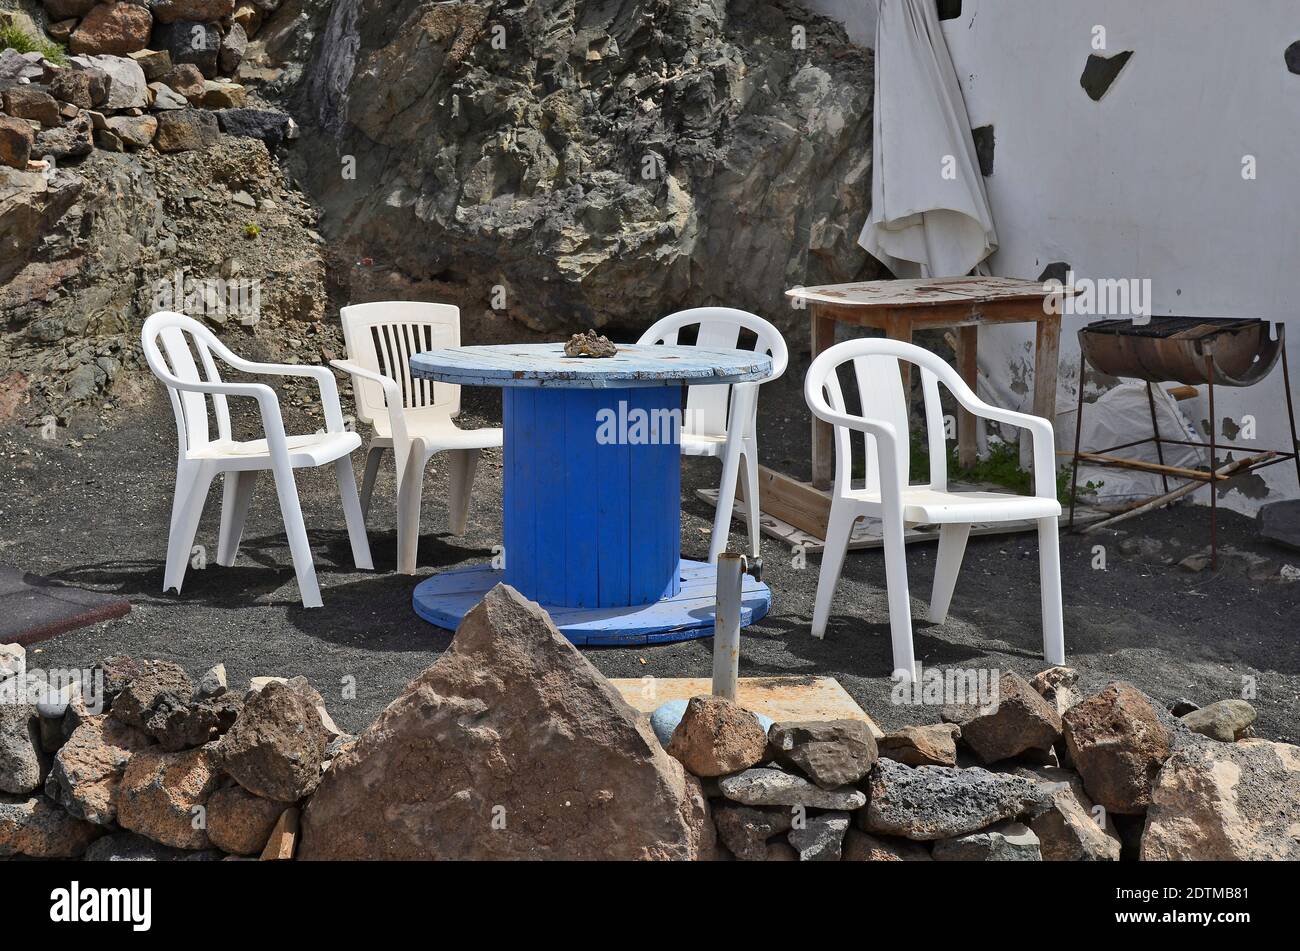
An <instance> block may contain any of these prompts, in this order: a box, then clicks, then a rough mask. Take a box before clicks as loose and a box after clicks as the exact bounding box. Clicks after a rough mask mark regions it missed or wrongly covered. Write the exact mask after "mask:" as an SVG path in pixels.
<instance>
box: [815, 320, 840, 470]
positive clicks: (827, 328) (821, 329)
mask: <svg viewBox="0 0 1300 951" xmlns="http://www.w3.org/2000/svg"><path fill="white" fill-rule="evenodd" d="M811 318H812V358H813V359H814V360H816V359H817V357H818V356H820V355H821V354H822V353H824V352H825V351H826V350H829V349H830V348H831V347H832V346H834V344H835V319H834V318H833V317H828V316H826V315H825V313H824V312H823V311H822V310H821V309H820V308H819V307H818V306H817V305H816V304H813V305H812V314H811ZM833 435H834V430H833V428H832V427H831V424H830V423H826V422H823V421H822V420H820V419H818V418H817V417H816V416H813V418H812V482H813V485H814V486H816V487H817V488H819V489H829V488H830V487H831V486H832V485H833V484H834V482H835V443H834V439H833V438H832V437H833Z"/></svg>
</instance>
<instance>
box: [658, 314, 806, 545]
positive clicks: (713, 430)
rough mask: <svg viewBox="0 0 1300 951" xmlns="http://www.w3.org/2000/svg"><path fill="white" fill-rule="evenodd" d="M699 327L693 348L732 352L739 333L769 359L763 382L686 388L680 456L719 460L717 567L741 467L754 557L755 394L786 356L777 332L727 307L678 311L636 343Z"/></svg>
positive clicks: (713, 540)
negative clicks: (748, 336)
mask: <svg viewBox="0 0 1300 951" xmlns="http://www.w3.org/2000/svg"><path fill="white" fill-rule="evenodd" d="M688 327H699V333H698V334H697V336H696V339H695V346H697V347H711V348H714V349H721V350H732V349H735V348H736V347H737V346H738V345H739V343H740V334H741V332H742V331H749V332H750V333H752V334H753V335H754V345H753V350H754V352H756V353H764V354H767V355H768V356H770V357H771V358H772V372H771V374H770V375H768V376H767V377H765V378H763V379H762V380H754V381H751V382H748V383H733V384H731V385H730V386H706V385H700V386H690V387H687V396H686V420H685V423H684V425H683V426H682V454H683V455H687V456H712V457H713V458H715V459H721V460H722V482H721V483H720V484H719V486H718V507H717V511H716V513H715V515H714V518H713V534H712V536H711V537H710V539H709V561H710V562H714V563H716V562H717V560H718V556H719V555H721V554H722V553H723V551H725V550H726V548H727V536H728V529H729V528H730V527H731V516H732V507H733V506H734V504H735V500H736V480H737V477H738V476H740V474H741V473H740V470H741V467H742V463H743V467H744V480H745V481H744V487H745V491H744V496H745V498H744V510H745V523H746V527H747V528H748V530H749V554H750V556H751V557H754V558H757V557H758V555H759V550H758V534H759V521H758V519H759V509H758V506H759V498H758V425H757V422H758V391H759V387H760V386H762V385H763V384H764V383H769V382H771V381H772V380H775V379H777V378H779V377H780V376H781V374H782V373H784V372H785V367H786V363H787V361H788V359H789V351H788V350H787V348H786V345H785V339H784V338H783V337H782V336H781V333H780V331H778V330H777V329H776V328H775V327H773V326H772V325H771V324H770V323H768V322H767V321H766V320H764V319H763V318H762V317H759V316H758V315H757V314H751V313H749V312H748V311H743V310H736V309H734V308H732V307H696V308H693V309H691V310H683V311H679V312H678V313H675V314H669V315H668V316H667V317H665V318H663V319H662V320H660V321H658V322H657V323H655V324H654V325H653V326H652V327H651V328H650V329H649V330H647V331H646V332H645V333H643V334H642V335H641V339H640V340H639V341H638V343H642V344H669V345H672V344H676V343H678V337H679V335H680V333H681V331H682V330H684V329H686V328H688Z"/></svg>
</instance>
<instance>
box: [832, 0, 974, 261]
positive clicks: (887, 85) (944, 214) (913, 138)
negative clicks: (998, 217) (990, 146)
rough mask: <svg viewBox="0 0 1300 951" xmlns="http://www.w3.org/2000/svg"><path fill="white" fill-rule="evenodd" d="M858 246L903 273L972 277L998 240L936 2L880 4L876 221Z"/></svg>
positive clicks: (890, 0) (904, 0) (873, 195)
mask: <svg viewBox="0 0 1300 951" xmlns="http://www.w3.org/2000/svg"><path fill="white" fill-rule="evenodd" d="M858 242H859V243H860V244H861V245H862V246H863V247H864V248H866V249H867V251H869V252H870V253H871V255H872V256H873V257H875V258H877V259H878V260H879V261H881V263H883V264H884V265H885V266H886V267H888V268H889V269H890V270H891V271H893V272H894V274H895V275H896V276H898V277H900V278H902V277H955V276H960V275H963V274H969V273H970V272H971V270H972V269H973V268H974V267H975V266H976V265H978V264H979V263H980V262H981V261H983V260H984V259H985V258H986V257H988V256H989V255H990V254H991V253H992V252H993V251H994V250H995V249H996V248H997V244H998V239H997V234H996V232H995V231H994V229H993V214H992V212H991V211H990V210H989V202H988V197H987V196H986V195H985V193H984V178H983V176H982V175H981V174H980V167H979V159H978V157H977V155H976V153H975V141H974V139H973V138H972V136H971V130H970V120H969V118H968V117H967V114H966V103H965V100H964V99H963V98H962V93H961V86H960V85H959V84H958V82H957V74H956V72H955V71H954V69H953V65H952V58H951V57H950V56H949V54H948V44H947V41H946V40H945V39H944V36H943V31H942V30H941V29H940V26H939V17H938V13H937V9H936V5H935V3H934V0H881V3H880V13H879V18H878V20H877V22H876V92H875V131H874V151H873V171H872V183H871V218H870V220H869V221H868V222H867V223H866V226H865V227H864V228H863V229H862V234H861V236H860V237H859V238H858Z"/></svg>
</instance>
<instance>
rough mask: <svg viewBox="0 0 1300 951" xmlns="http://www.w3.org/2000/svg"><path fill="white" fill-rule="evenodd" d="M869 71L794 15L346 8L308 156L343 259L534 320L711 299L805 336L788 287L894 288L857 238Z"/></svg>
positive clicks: (543, 4)
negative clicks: (489, 294) (502, 301)
mask: <svg viewBox="0 0 1300 951" xmlns="http://www.w3.org/2000/svg"><path fill="white" fill-rule="evenodd" d="M796 26H798V27H800V28H802V29H804V30H806V49H792V45H793V44H792V43H791V35H792V30H793V29H794V28H795V27H796ZM498 31H499V32H498ZM497 36H500V37H502V38H503V39H504V48H501V47H502V44H501V43H494V42H493V40H494V38H495V37H497ZM871 77H872V60H871V54H870V52H869V51H867V50H864V49H861V48H857V47H854V46H853V45H851V44H850V43H849V42H848V40H847V38H846V36H845V34H844V32H843V30H842V29H841V28H840V27H839V26H838V25H836V24H834V23H833V22H831V21H830V20H827V19H824V18H822V17H821V16H818V15H815V14H812V13H810V12H809V11H808V10H807V9H806V8H805V7H803V6H801V5H798V4H796V3H794V2H790V0H736V2H731V3H726V4H724V3H721V2H716V0H713V2H701V0H662V2H659V3H657V4H655V5H653V6H647V5H646V4H644V3H642V2H640V0H578V2H572V0H539V2H535V3H527V4H512V3H506V2H501V0H497V2H491V3H472V2H453V3H440V4H435V5H417V4H408V5H402V6H400V7H397V8H394V6H393V5H392V4H391V3H389V2H387V0H346V2H340V3H336V4H334V6H333V10H332V13H331V17H330V20H329V23H328V24H327V27H326V29H325V31H324V35H323V40H322V41H321V42H320V43H319V44H318V46H317V48H316V50H315V52H314V54H313V56H312V66H311V73H310V75H309V76H308V78H307V82H306V89H305V99H306V104H305V105H306V109H305V110H304V114H306V113H308V112H309V113H310V114H311V115H312V117H313V118H314V124H315V130H314V139H315V140H316V143H317V145H316V147H315V148H309V149H304V150H299V151H300V154H301V161H300V165H301V170H302V173H303V175H304V176H305V177H306V179H307V182H308V186H309V189H310V190H312V191H313V192H314V193H315V194H316V195H317V196H318V198H320V199H321V200H322V202H323V204H324V206H325V210H326V215H325V222H326V227H335V226H334V225H333V224H331V223H333V222H338V223H339V224H338V225H337V227H338V228H339V231H338V232H337V233H336V235H335V236H336V237H338V238H339V239H341V240H343V241H345V242H346V243H347V245H348V251H349V252H355V254H356V255H358V256H363V255H368V254H373V255H374V256H375V257H376V258H378V257H380V256H381V255H382V258H383V260H385V261H386V262H391V264H392V265H393V266H395V267H396V268H398V269H399V270H400V271H402V272H404V273H405V274H406V275H407V276H409V277H410V278H413V279H426V278H430V277H435V276H440V275H443V274H444V273H445V272H448V271H453V272H456V273H458V274H464V275H470V274H476V275H481V276H479V277H476V278H473V279H472V280H479V281H482V282H483V283H482V287H481V288H477V289H481V290H484V291H486V290H487V288H488V287H489V286H490V285H491V284H495V283H498V282H499V283H502V284H504V285H506V286H507V287H508V288H509V289H510V292H511V293H510V297H509V300H510V302H511V303H510V308H511V310H510V312H511V314H512V316H515V317H517V318H519V319H521V320H524V321H526V322H528V323H529V324H531V325H534V326H538V327H545V328H547V329H560V328H561V327H563V328H564V329H568V330H585V329H587V328H588V327H596V328H601V327H603V326H606V325H611V324H613V325H618V324H620V323H624V324H628V323H632V322H637V323H641V324H644V323H646V322H647V321H648V320H649V319H650V316H651V315H659V314H664V313H668V312H670V311H672V310H673V308H674V306H676V305H682V304H683V303H684V302H686V301H688V300H692V301H693V300H704V299H718V300H726V301H728V302H729V303H730V304H732V305H733V306H736V307H742V308H748V309H751V310H755V311H758V312H760V313H765V314H767V315H768V316H771V317H772V318H773V319H775V320H778V321H781V322H784V323H785V324H786V325H788V326H791V327H793V326H795V325H796V323H798V320H797V318H798V317H799V314H798V313H797V312H794V311H792V310H791V309H790V308H787V307H778V306H777V302H778V301H781V300H782V296H781V295H782V293H783V292H784V290H785V289H786V288H788V287H789V286H790V285H791V284H798V283H804V284H814V283H826V282H830V281H835V280H841V281H844V280H851V279H853V278H856V277H859V276H867V275H870V276H875V275H877V274H879V273H880V271H879V269H878V268H877V266H876V265H875V264H874V263H871V262H869V259H868V258H867V256H866V254H865V253H864V252H863V251H862V250H861V249H860V248H859V247H858V246H857V240H856V239H857V236H858V232H859V229H860V228H861V224H862V221H863V218H864V216H865V214H866V209H867V207H868V206H869V204H870V200H871V155H870V150H871V140H872V118H871V108H872V80H871ZM326 152H328V154H330V155H347V156H352V157H354V158H355V161H356V178H357V179H362V178H364V179H365V180H366V181H368V182H370V184H371V187H370V188H367V189H365V190H362V189H358V188H356V187H355V183H354V182H353V181H352V180H350V179H348V178H345V177H344V176H342V175H340V167H339V164H338V162H326V161H321V160H318V159H319V156H320V155H323V154H325V153H326ZM377 193H382V194H384V195H385V196H387V197H386V198H385V200H384V201H382V202H381V201H374V200H372V198H371V197H370V196H373V195H374V194H377ZM344 222H346V225H344V224H343V223H344ZM489 262H490V265H489Z"/></svg>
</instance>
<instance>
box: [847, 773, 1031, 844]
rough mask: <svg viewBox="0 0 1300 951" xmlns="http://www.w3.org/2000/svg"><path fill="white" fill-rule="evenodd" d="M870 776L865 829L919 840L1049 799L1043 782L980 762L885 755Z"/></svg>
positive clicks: (958, 831)
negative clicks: (959, 765) (925, 762)
mask: <svg viewBox="0 0 1300 951" xmlns="http://www.w3.org/2000/svg"><path fill="white" fill-rule="evenodd" d="M870 781H871V787H870V803H869V805H868V806H867V808H866V809H865V810H864V811H863V812H861V813H859V814H858V822H859V824H860V828H862V830H863V831H864V832H873V833H878V834H884V835H898V836H903V837H904V838H908V839H916V840H919V841H926V840H931V839H947V838H951V837H953V836H959V835H965V834H966V833H968V832H975V831H977V830H979V829H983V828H985V827H986V826H989V825H991V824H993V823H995V822H999V821H1001V820H1003V819H1014V818H1016V817H1018V816H1020V815H1022V814H1025V813H1027V812H1030V811H1032V810H1034V809H1035V808H1041V807H1042V805H1043V803H1044V801H1045V799H1046V794H1045V793H1044V792H1043V791H1042V790H1041V789H1040V788H1039V784H1038V783H1035V782H1032V781H1030V780H1028V779H1025V778H1023V777H1020V776H1011V775H1007V774H1005V773H991V772H989V771H988V770H986V769H980V768H978V767H976V768H972V769H953V768H951V767H947V766H915V767H913V766H904V765H903V764H902V763H896V762H894V761H893V760H887V759H882V760H881V761H880V762H879V763H877V764H876V767H875V769H873V770H872V771H871V777H870Z"/></svg>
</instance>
